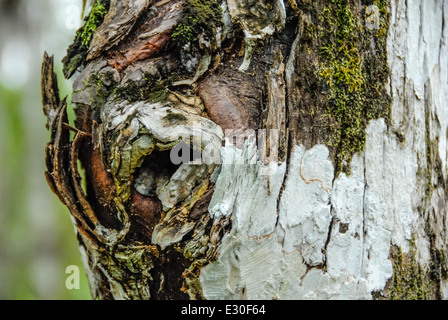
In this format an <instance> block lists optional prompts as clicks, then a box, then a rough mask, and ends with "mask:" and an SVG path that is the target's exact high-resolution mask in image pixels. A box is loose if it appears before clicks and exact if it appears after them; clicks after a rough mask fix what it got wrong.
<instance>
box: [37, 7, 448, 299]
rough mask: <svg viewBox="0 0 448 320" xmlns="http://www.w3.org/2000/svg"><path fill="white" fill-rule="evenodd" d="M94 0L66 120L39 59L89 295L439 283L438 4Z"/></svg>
mask: <svg viewBox="0 0 448 320" xmlns="http://www.w3.org/2000/svg"><path fill="white" fill-rule="evenodd" d="M95 3H96V4H97V5H98V6H101V8H107V13H106V14H105V15H104V16H100V17H99V16H98V17H97V16H94V12H91V13H90V15H89V17H92V16H94V17H95V18H96V20H95V21H100V22H98V25H97V26H96V30H94V33H93V34H92V37H91V41H90V42H89V43H88V45H86V44H85V34H86V32H84V31H86V29H85V28H86V27H84V29H81V30H80V31H78V33H77V36H76V38H75V41H74V44H73V45H72V46H70V48H69V49H68V52H67V57H66V58H65V59H64V61H63V62H64V65H65V67H64V71H65V72H64V74H65V75H66V76H67V77H71V76H72V75H74V74H76V76H75V79H74V85H73V99H72V102H73V104H74V105H75V113H76V121H75V123H74V124H69V123H68V119H67V113H66V108H67V105H66V102H65V100H64V99H61V98H60V97H59V94H58V89H57V79H56V76H55V74H54V72H53V61H52V58H49V57H48V56H47V55H45V57H44V63H43V68H42V93H43V104H44V112H45V114H46V116H47V118H48V128H49V129H50V130H51V132H52V135H51V141H50V143H49V144H48V146H47V161H46V163H47V169H48V170H47V173H46V176H47V180H48V182H49V185H50V187H51V188H52V190H53V191H54V192H55V193H56V194H57V195H58V196H59V198H60V200H61V201H62V202H63V203H64V204H65V205H66V206H67V207H68V209H69V210H70V213H71V215H72V217H73V221H74V224H75V226H76V229H77V237H78V240H79V244H80V249H81V252H82V255H83V259H84V263H85V268H86V271H87V273H88V276H89V282H90V285H91V291H92V295H93V297H94V298H100V299H246V298H247V299H372V298H396V299H411V298H423V299H435V298H447V297H448V281H447V279H448V271H447V270H448V265H447V259H446V247H447V240H448V239H447V232H446V230H447V227H448V226H447V219H446V214H447V209H446V208H447V205H446V204H447V193H446V192H447V191H446V186H447V182H446V179H447V177H446V173H447V164H446V161H447V159H448V157H447V141H448V140H447V128H448V117H447V113H446V110H447V108H446V101H448V99H447V97H446V92H448V89H447V88H446V86H447V83H448V81H447V78H446V77H447V76H446V75H447V74H448V72H447V70H446V68H447V66H448V63H447V60H448V51H447V46H446V34H447V30H446V28H447V25H446V23H445V21H446V18H447V14H448V7H447V5H446V2H445V1H423V0H408V1H404V0H390V1H383V0H375V1H361V0H343V1H333V0H319V1H305V0H304V1H288V2H284V1H268V2H266V1H262V0H258V1H245V0H244V1H242V0H241V1H240V0H227V1H215V0H203V1H202V0H201V1H199V0H184V1H176V0H171V1H160V2H157V3H153V2H152V1H143V0H139V1H114V0H111V1H106V0H97V1H96V2H95ZM94 8H95V6H94ZM100 12H102V11H100ZM89 21H93V19H90V20H89V19H87V20H86V25H88V23H89ZM82 35H84V40H83V36H82ZM83 41H84V42H83ZM76 71H77V73H75V72H76ZM71 132H72V134H70V133H71ZM260 132H261V134H260ZM270 132H274V133H275V132H276V133H277V135H275V134H274V135H270V134H269V133H270ZM263 134H264V135H263ZM274 147H275V148H274ZM268 150H269V151H268ZM187 151H188V152H190V155H187V156H186V158H185V157H184V156H185V154H184V152H187ZM173 155H174V156H175V157H174V159H181V158H182V159H184V160H185V159H186V160H187V161H180V162H176V161H174V162H173ZM267 155H269V156H271V157H266V156H267ZM272 156H274V157H272ZM198 157H201V158H200V160H202V162H201V161H198V159H199V158H198ZM78 160H79V162H80V164H81V166H78ZM81 167H82V169H81ZM82 172H83V173H84V174H83V175H81V173H82ZM83 186H85V187H83Z"/></svg>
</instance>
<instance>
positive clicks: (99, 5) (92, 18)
mask: <svg viewBox="0 0 448 320" xmlns="http://www.w3.org/2000/svg"><path fill="white" fill-rule="evenodd" d="M106 14H107V8H106V6H105V4H104V3H103V1H102V0H98V1H95V3H94V4H93V7H92V10H91V11H90V14H89V16H88V17H87V20H86V23H85V25H84V27H83V28H82V29H81V33H80V36H81V42H82V44H83V45H84V46H86V47H88V46H89V44H90V41H91V40H92V37H93V33H94V32H95V30H96V28H98V26H99V25H100V24H101V23H102V22H103V19H104V16H105V15H106Z"/></svg>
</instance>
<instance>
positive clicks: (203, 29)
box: [171, 0, 222, 43]
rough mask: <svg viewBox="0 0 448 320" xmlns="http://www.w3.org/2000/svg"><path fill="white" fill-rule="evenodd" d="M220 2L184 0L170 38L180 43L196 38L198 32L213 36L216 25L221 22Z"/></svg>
mask: <svg viewBox="0 0 448 320" xmlns="http://www.w3.org/2000/svg"><path fill="white" fill-rule="evenodd" d="M221 21H222V11H221V7H220V3H219V2H218V1H216V0H186V1H185V3H184V10H183V13H182V17H181V18H180V20H179V23H178V24H177V26H176V29H175V30H174V32H173V34H172V35H171V37H172V39H173V40H175V41H178V42H181V43H188V42H191V41H195V40H197V38H198V36H199V35H200V34H205V35H206V36H208V37H209V38H213V35H214V33H215V29H216V27H218V26H220V25H221V24H222V22H221Z"/></svg>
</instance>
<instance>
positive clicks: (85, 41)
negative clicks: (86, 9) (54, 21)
mask: <svg viewBox="0 0 448 320" xmlns="http://www.w3.org/2000/svg"><path fill="white" fill-rule="evenodd" d="M109 7H110V1H109V0H97V1H95V2H94V3H93V6H92V9H91V11H90V13H89V15H88V16H87V17H86V18H85V24H84V26H82V27H81V28H80V29H79V30H78V31H77V32H76V36H75V40H74V42H73V44H72V45H70V46H69V48H68V50H67V55H66V56H65V57H64V59H63V60H62V63H63V72H64V76H65V78H67V79H68V78H70V77H71V76H72V75H73V74H74V73H75V71H76V69H78V68H79V67H80V66H82V65H83V63H84V62H85V59H86V57H87V51H88V50H89V45H90V42H91V41H92V37H93V34H94V32H95V30H96V29H97V28H98V26H99V25H101V23H102V22H103V19H104V16H105V15H106V14H107V12H108V11H109Z"/></svg>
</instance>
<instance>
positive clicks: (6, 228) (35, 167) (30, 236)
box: [0, 0, 91, 300]
mask: <svg viewBox="0 0 448 320" xmlns="http://www.w3.org/2000/svg"><path fill="white" fill-rule="evenodd" d="M39 1H40V2H41V6H42V10H41V12H32V10H24V8H26V5H27V4H28V2H27V1H18V0H0V36H1V39H0V65H1V63H2V62H3V63H4V60H1V59H4V54H3V51H2V50H3V48H5V46H6V45H7V43H8V41H13V40H15V39H16V38H17V37H18V36H19V37H22V38H24V39H27V40H29V41H28V45H29V46H30V52H31V55H32V59H31V61H29V66H28V67H29V69H30V70H29V71H30V72H29V74H30V78H29V80H28V82H27V84H26V85H25V86H23V87H21V88H15V89H12V88H11V86H10V83H8V79H7V78H6V79H5V78H2V81H3V82H1V81H0V299H2V300H15V299H37V300H66V299H68V300H70V299H83V300H84V299H91V297H90V292H89V286H88V282H87V278H86V276H85V273H84V269H83V265H82V262H81V255H80V252H79V249H78V245H77V241H76V236H75V232H74V227H73V225H72V222H71V219H70V215H69V212H68V210H67V208H65V207H64V206H63V205H62V204H61V203H60V202H59V200H58V199H57V197H56V196H55V195H54V194H53V193H52V192H51V190H50V188H49V187H48V185H47V183H46V181H45V176H44V171H45V145H46V143H47V142H48V141H49V132H48V131H47V130H46V129H45V123H46V121H45V117H44V115H43V112H42V105H41V101H42V99H41V93H40V68H41V61H42V56H43V51H42V49H41V47H40V46H39V45H40V44H41V43H46V42H45V41H43V40H41V39H44V34H43V33H44V32H48V28H47V29H45V27H44V26H45V25H48V23H47V21H48V20H52V19H53V20H55V21H56V20H57V19H56V14H57V12H58V11H57V10H56V9H54V10H52V11H49V10H46V9H47V8H53V7H56V5H55V4H56V3H57V2H56V1H57V0H39ZM78 2H79V1H78ZM80 5H81V3H80ZM60 6H61V5H60ZM20 12H21V14H19V13H20ZM24 12H26V13H27V14H35V15H39V14H41V15H42V12H44V14H46V15H48V16H46V17H40V19H28V18H29V17H28V16H27V15H26V14H24ZM59 12H61V10H60V11H59ZM62 12H63V10H62ZM32 23H34V24H36V23H38V24H39V25H33V24H32ZM55 23H56V22H55ZM26 24H28V25H27V26H26V28H25V27H21V26H22V25H26ZM2 29H3V30H2ZM7 30H14V32H15V33H14V34H13V33H11V32H8V31H7ZM59 30H60V33H59V34H56V35H55V36H54V37H50V38H53V39H63V41H54V42H51V45H50V44H46V45H45V49H46V50H48V52H49V53H50V54H52V53H53V52H64V51H65V49H66V47H67V45H68V44H69V43H70V41H72V39H73V36H74V33H75V31H73V32H72V31H70V30H62V29H61V28H60V27H59ZM64 32H65V33H64ZM45 36H47V35H45ZM47 37H48V36H47ZM58 59H59V60H60V57H57V59H56V63H55V67H56V68H57V73H58V76H59V84H60V91H61V95H63V96H65V95H67V94H68V93H69V92H70V91H71V89H70V87H71V82H70V81H69V82H67V81H65V80H63V79H64V78H63V76H62V71H61V63H60V62H59V61H58ZM0 72H1V68H0ZM69 100H70V98H69ZM70 114H71V117H73V111H72V110H71V111H70ZM69 265H76V266H78V267H79V268H80V271H81V283H80V287H81V288H80V290H68V289H67V288H66V286H65V281H66V278H67V276H68V274H66V273H65V270H66V267H67V266H69Z"/></svg>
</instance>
